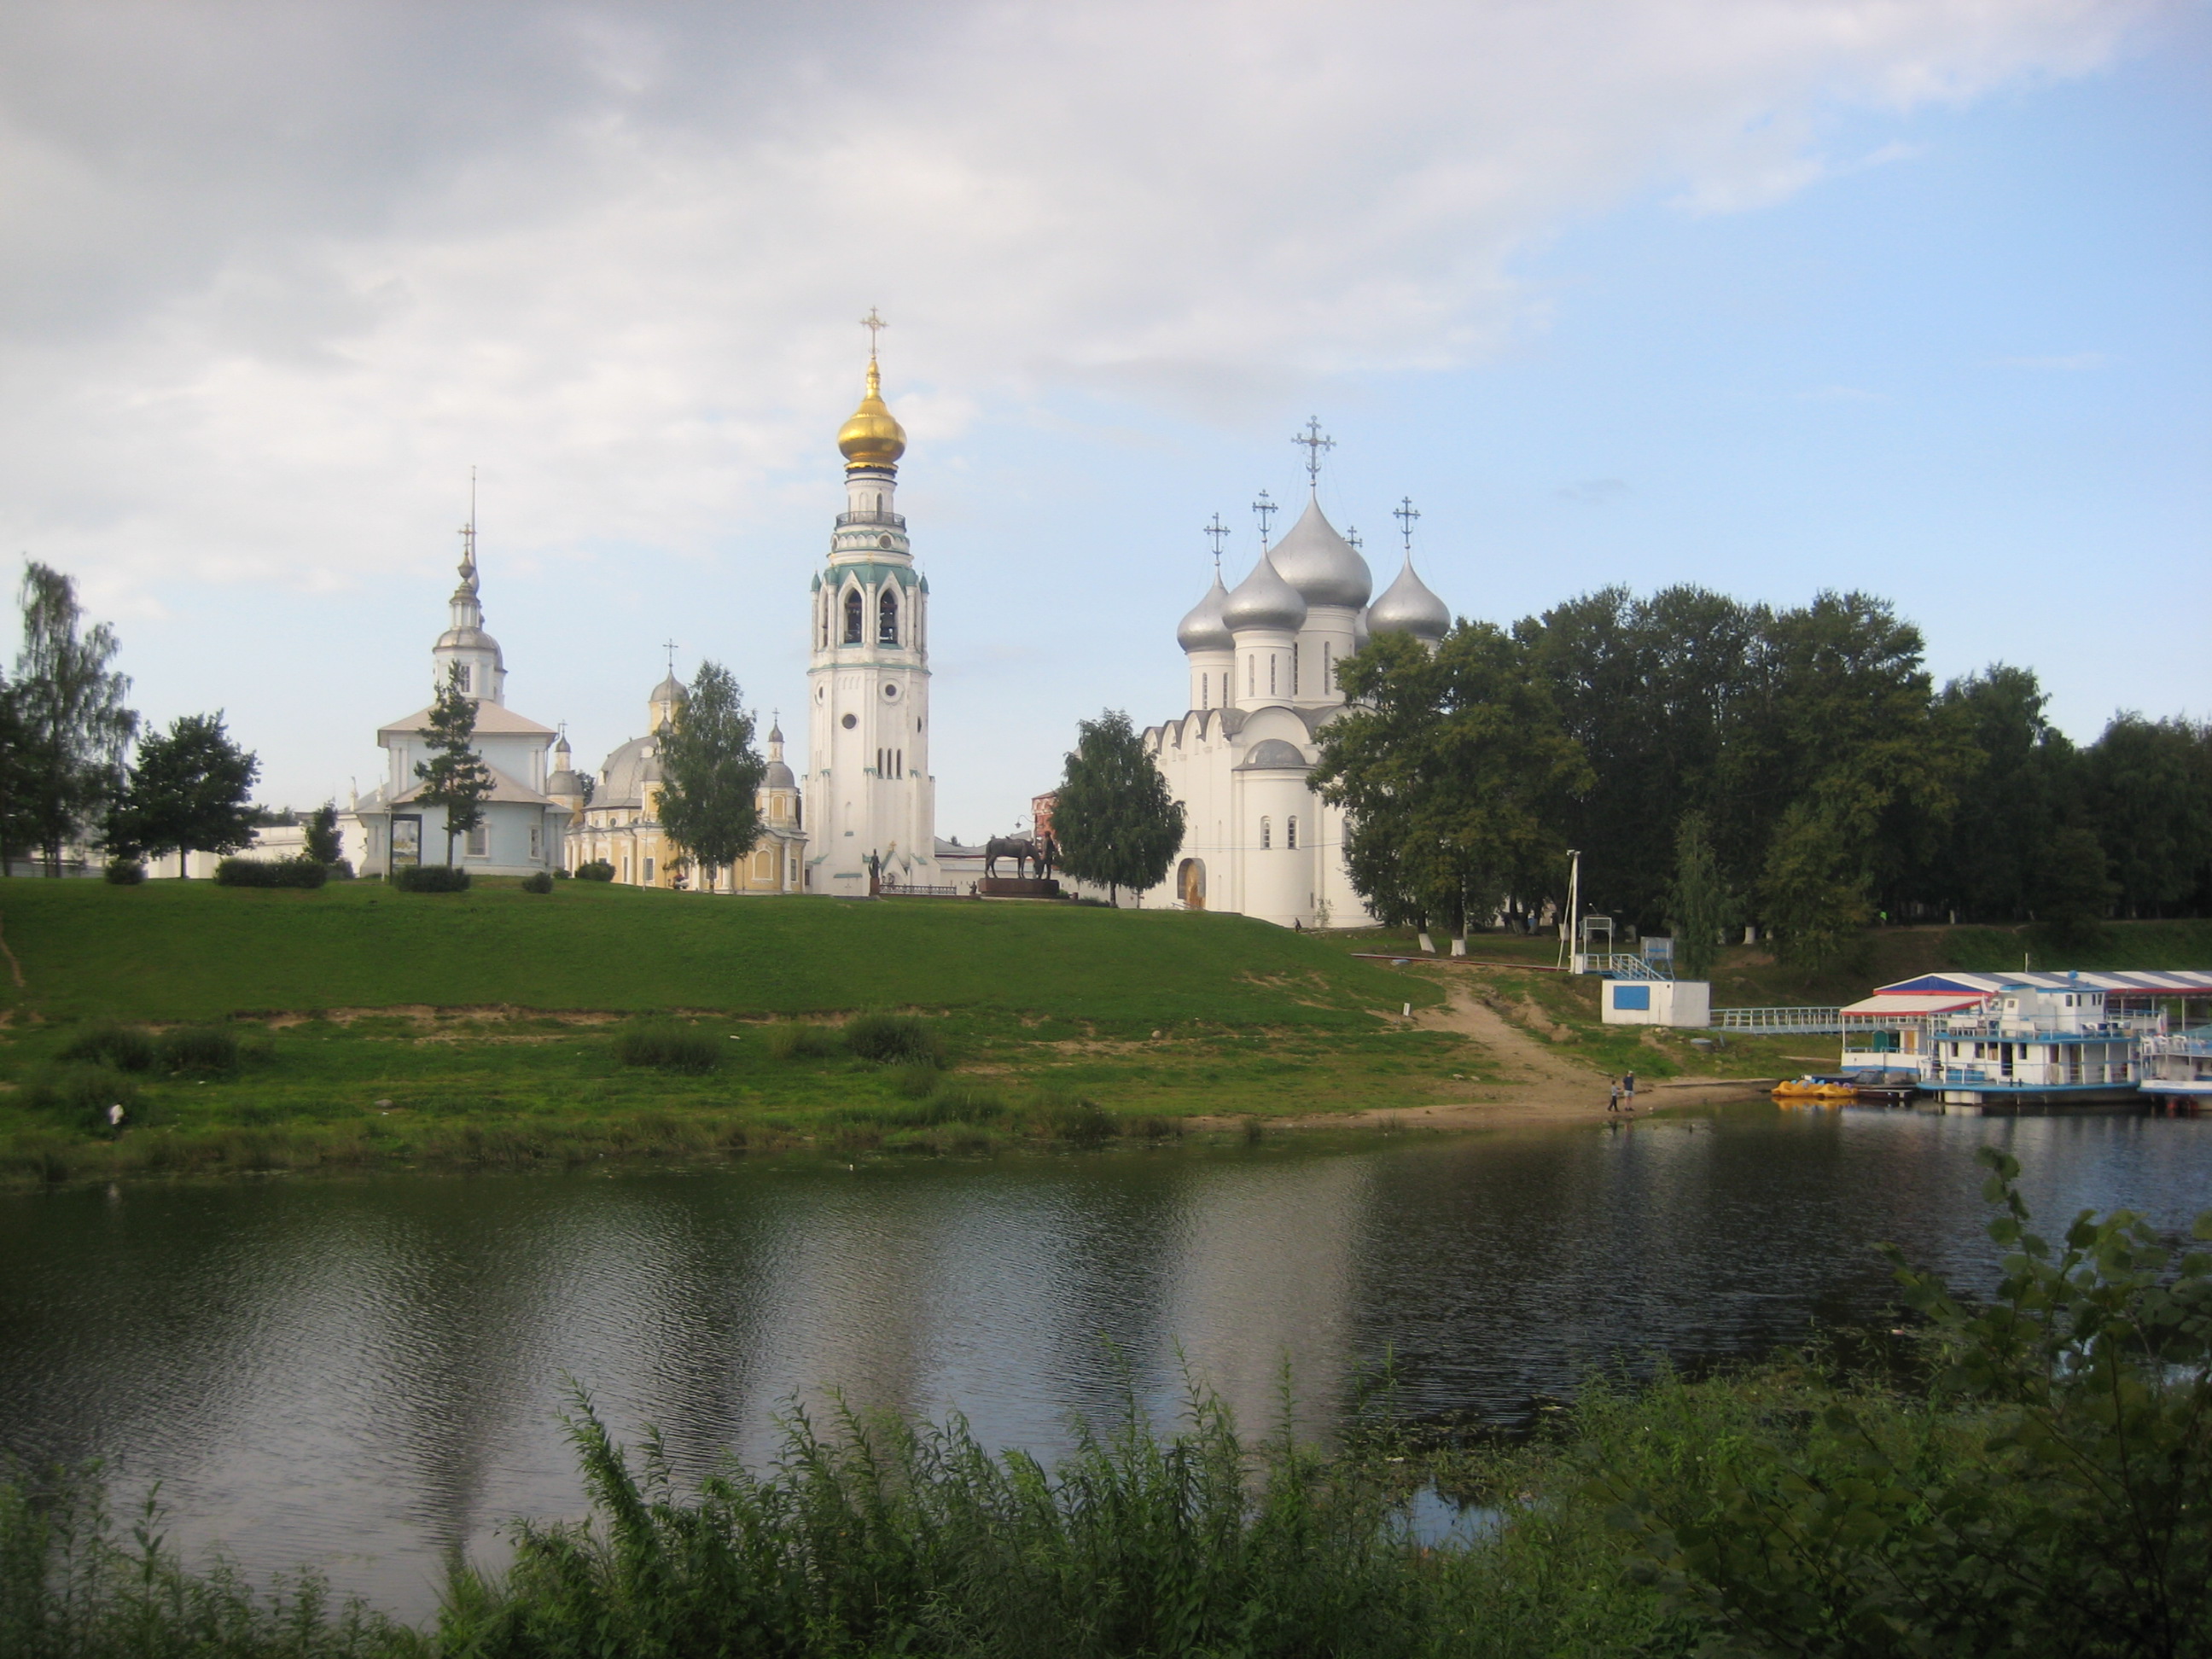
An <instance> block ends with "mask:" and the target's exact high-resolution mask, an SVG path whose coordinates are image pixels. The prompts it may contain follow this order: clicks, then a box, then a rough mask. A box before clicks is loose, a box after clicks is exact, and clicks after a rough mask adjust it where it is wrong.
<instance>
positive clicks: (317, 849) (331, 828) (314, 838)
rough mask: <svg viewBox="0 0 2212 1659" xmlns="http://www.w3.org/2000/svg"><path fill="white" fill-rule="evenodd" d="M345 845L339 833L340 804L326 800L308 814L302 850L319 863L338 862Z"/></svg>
mask: <svg viewBox="0 0 2212 1659" xmlns="http://www.w3.org/2000/svg"><path fill="white" fill-rule="evenodd" d="M344 846H345V843H344V842H343V839H342V838H341V837H340V836H339V835H338V804H337V802H336V801H334V800H326V801H325V802H324V803H323V804H322V805H320V806H318V807H317V808H316V809H315V810H314V811H312V812H310V813H308V814H307V834H306V836H305V837H304V844H303V846H302V848H301V850H302V851H303V852H305V853H306V854H307V856H308V857H309V858H311V859H313V860H314V861H315V862H316V863H318V864H336V863H337V861H338V855H339V854H340V853H341V852H342V851H343V850H344Z"/></svg>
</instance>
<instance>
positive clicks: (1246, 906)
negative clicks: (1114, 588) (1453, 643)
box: [1143, 426, 1451, 927]
mask: <svg viewBox="0 0 2212 1659" xmlns="http://www.w3.org/2000/svg"><path fill="white" fill-rule="evenodd" d="M1318 430H1319V428H1318V427H1317V426H1316V427H1315V428H1313V434H1314V435H1312V436H1310V437H1308V438H1306V439H1302V440H1300V441H1301V442H1307V443H1312V444H1315V445H1316V448H1315V450H1314V452H1313V453H1314V456H1315V458H1316V465H1310V467H1309V476H1310V478H1312V479H1313V480H1314V481H1315V482H1316V483H1317V482H1318V474H1319V470H1320V469H1319V466H1318V465H1317V460H1318V455H1319V449H1320V447H1322V446H1325V445H1326V444H1327V440H1326V439H1320V438H1319V437H1318ZM1408 505H1409V506H1410V504H1408ZM1405 522H1406V524H1407V538H1406V554H1405V563H1404V565H1403V567H1402V568H1401V569H1400V571H1399V572H1398V575H1397V579H1396V580H1395V581H1393V582H1392V583H1391V584H1390V586H1389V587H1388V588H1387V589H1385V590H1384V592H1383V595H1382V597H1381V598H1380V599H1375V600H1374V601H1373V603H1371V604H1370V602H1369V596H1370V594H1371V593H1372V592H1373V591H1374V577H1373V574H1372V573H1371V572H1370V570H1369V568H1368V566H1367V561H1366V559H1365V558H1364V557H1363V556H1361V554H1360V551H1359V550H1358V548H1356V547H1354V546H1352V544H1351V543H1350V542H1348V541H1346V539H1345V538H1343V537H1342V536H1340V535H1339V534H1338V533H1337V531H1336V526H1334V525H1332V524H1331V523H1329V521H1328V515H1327V514H1326V513H1323V512H1322V507H1321V500H1320V496H1319V495H1318V493H1317V492H1316V493H1314V494H1312V495H1310V496H1309V499H1308V501H1307V502H1306V509H1305V511H1304V513H1303V514H1301V515H1300V517H1299V519H1298V521H1297V524H1295V525H1293V526H1291V530H1290V532H1289V533H1288V534H1287V535H1285V537H1284V538H1282V540H1281V541H1279V542H1278V543H1276V544H1274V545H1273V547H1272V548H1271V547H1269V546H1267V544H1266V540H1265V533H1266V532H1265V528H1264V526H1265V519H1264V517H1263V519H1262V526H1263V527H1262V532H1261V535H1262V540H1261V550H1260V556H1259V559H1258V560H1257V562H1255V563H1254V565H1253V567H1252V569H1251V572H1250V574H1248V575H1247V576H1246V577H1245V578H1244V580H1243V581H1241V582H1239V583H1237V586H1235V587H1234V588H1225V587H1224V586H1223V585H1222V581H1221V576H1220V573H1219V570H1218V568H1217V569H1216V571H1215V574H1214V578H1213V586H1212V587H1211V588H1210V589H1208V590H1207V592H1206V596H1205V597H1204V598H1203V599H1200V600H1199V602H1198V604H1197V605H1195V606H1194V608H1193V609H1192V610H1191V611H1190V613H1189V614H1188V616H1186V617H1184V618H1183V619H1182V625H1181V626H1180V627H1178V628H1177V629H1176V642H1177V643H1178V644H1180V645H1181V646H1182V650H1183V655H1184V657H1185V659H1186V660H1187V661H1188V664H1189V668H1190V707H1189V708H1188V710H1187V711H1186V712H1185V713H1183V714H1181V715H1179V716H1177V717H1176V719H1174V720H1167V721H1165V722H1164V723H1163V724H1161V725H1158V726H1152V727H1150V728H1148V729H1147V730H1146V732H1145V745H1146V749H1147V750H1149V751H1150V752H1151V754H1152V757H1153V759H1154V761H1155V762H1156V763H1158V766H1159V769H1160V773H1161V775H1162V776H1164V778H1165V779H1166V780H1167V784H1168V788H1169V791H1170V793H1172V794H1173V795H1174V796H1175V798H1176V799H1177V800H1178V801H1180V802H1182V807H1183V814H1184V823H1183V843H1182V848H1181V850H1179V851H1178V852H1177V853H1176V858H1175V861H1174V863H1173V865H1172V866H1170V872H1169V878H1168V882H1169V884H1168V885H1167V886H1166V887H1165V888H1164V889H1154V890H1152V892H1150V893H1148V894H1146V895H1145V896H1144V900H1143V902H1147V903H1154V904H1158V903H1167V904H1172V905H1176V906H1179V907H1181V908H1184V909H1191V910H1233V911H1237V912H1240V913H1241V914H1243V915H1249V916H1258V917H1261V918H1262V919H1264V920H1266V921H1272V922H1275V923H1278V924H1279V925H1280V926H1282V927H1364V926H1367V925H1368V924H1369V923H1370V921H1371V920H1372V918H1371V917H1370V915H1368V912H1367V908H1366V905H1365V904H1364V902H1363V901H1362V900H1361V899H1360V896H1359V895H1358V893H1357V892H1355V891H1354V890H1352V880H1351V875H1350V872H1348V870H1347V869H1346V866H1345V861H1344V815H1343V812H1342V811H1340V809H1339V808H1336V807H1334V806H1331V805H1329V804H1328V802H1326V801H1324V800H1323V799H1322V798H1321V796H1320V794H1319V793H1318V792H1316V790H1315V789H1314V788H1313V787H1312V786H1311V785H1310V784H1309V783H1308V782H1307V781H1306V779H1307V775H1308V774H1309V773H1310V771H1311V769H1312V768H1313V766H1314V764H1315V763H1316V761H1317V760H1318V759H1319V758H1320V752H1321V751H1320V748H1319V746H1318V744H1316V738H1317V737H1318V736H1319V735H1320V733H1321V731H1322V728H1323V727H1324V726H1327V725H1328V722H1329V721H1330V720H1333V719H1334V718H1335V717H1336V715H1337V714H1338V713H1339V712H1340V710H1341V709H1342V708H1344V703H1345V698H1344V693H1343V691H1342V690H1340V689H1339V688H1338V685H1337V683H1336V665H1337V664H1338V662H1340V660H1341V659H1343V658H1345V657H1346V656H1348V655H1350V654H1351V653H1352V652H1355V651H1358V649H1359V648H1360V647H1363V646H1364V645H1365V644H1366V643H1367V641H1368V640H1369V639H1370V637H1371V636H1373V635H1376V634H1388V633H1403V634H1410V635H1413V637H1414V638H1416V639H1418V640H1420V641H1424V642H1425V644H1427V645H1428V646H1430V647H1431V648H1434V647H1435V646H1436V644H1437V642H1438V641H1441V640H1442V639H1443V636H1444V635H1445V633H1446V632H1447V631H1449V629H1450V627H1451V612H1450V611H1449V609H1448V608H1447V607H1446V606H1445V605H1444V602H1443V600H1442V599H1438V598H1437V596H1436V594H1434V593H1433V592H1431V591H1430V590H1429V587H1428V585H1427V584H1426V583H1425V582H1424V581H1422V580H1421V579H1420V577H1419V575H1418V574H1415V572H1414V569H1413V537H1412V533H1411V527H1412V515H1411V514H1410V513H1408V514H1407V516H1406V519H1405Z"/></svg>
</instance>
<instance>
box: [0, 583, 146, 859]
mask: <svg viewBox="0 0 2212 1659" xmlns="http://www.w3.org/2000/svg"><path fill="white" fill-rule="evenodd" d="M21 603H22V611H23V652H22V654H21V656H20V657H18V658H17V659H16V660H15V684H14V685H13V686H12V687H10V688H9V690H10V692H11V694H12V695H11V696H10V697H9V704H10V713H11V714H12V716H13V718H12V720H10V721H9V725H10V726H12V728H13V730H12V732H11V733H10V735H11V736H12V738H13V739H14V746H13V755H12V757H11V763H10V764H9V766H8V767H7V771H8V773H9V781H10V786H11V789H12V799H11V800H10V801H9V809H10V812H9V816H10V818H11V821H12V822H11V826H10V830H9V832H8V833H7V834H6V835H4V836H0V839H17V840H18V844H21V845H27V846H31V847H35V848H38V849H40V851H41V852H42V853H43V854H45V855H46V873H47V874H48V875H49V876H58V875H60V874H61V872H62V868H61V860H62V848H64V846H65V845H67V844H68V843H69V842H72V841H76V840H77V839H79V838H81V837H82V836H88V835H89V834H90V833H91V832H92V830H93V829H94V826H96V825H98V824H100V823H101V822H102V821H103V820H104V818H105V817H106V814H107V810H108V808H109V806H110V805H112V802H113V801H114V799H115V797H116V795H117V793H118V792H119V790H120V788H121V787H122V782H123V757H124V755H125V752H126V751H127V750H128V749H129V747H130V744H131V737H132V735H133V734H134V733H136V732H137V729H138V716H137V714H133V713H132V712H131V710H130V709H129V708H125V706H124V702H123V700H124V698H125V696H128V695H129V694H130V690H131V682H130V680H129V678H127V677H125V676H124V675H122V674H118V673H117V672H115V671H114V670H113V669H112V668H111V667H110V666H109V665H110V664H111V663H112V662H113V661H114V659H115V653H116V650H117V646H116V641H115V635H114V631H113V630H112V629H110V628H109V627H108V626H107V624H106V623H94V625H93V626H92V627H91V628H89V629H82V632H80V624H81V623H82V620H83V613H82V611H81V610H79V608H78V606H77V602H76V584H75V583H74V582H72V581H71V580H70V579H69V578H68V577H67V576H64V575H63V574H61V573H60V572H59V571H58V570H52V569H50V568H47V567H46V566H45V565H43V564H40V563H38V562H36V561H33V562H29V563H27V564H26V565H25V566H24V568H23V585H22V590H21ZM0 850H4V849H0ZM0 868H4V866H0Z"/></svg>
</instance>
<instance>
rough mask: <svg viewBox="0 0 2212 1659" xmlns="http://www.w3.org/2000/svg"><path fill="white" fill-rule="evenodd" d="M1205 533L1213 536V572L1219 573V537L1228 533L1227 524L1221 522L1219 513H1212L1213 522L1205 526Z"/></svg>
mask: <svg viewBox="0 0 2212 1659" xmlns="http://www.w3.org/2000/svg"><path fill="white" fill-rule="evenodd" d="M1228 533H1229V526H1227V525H1225V524H1224V523H1222V522H1221V515H1220V514H1219V513H1215V514H1214V515H1213V522H1212V523H1211V524H1209V525H1207V526H1206V534H1207V535H1208V536H1210V537H1212V538H1213V574H1215V575H1217V576H1218V575H1219V574H1221V539H1222V538H1223V537H1225V536H1226V535H1227V534H1228Z"/></svg>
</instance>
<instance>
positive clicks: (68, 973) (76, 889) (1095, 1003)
mask: <svg viewBox="0 0 2212 1659" xmlns="http://www.w3.org/2000/svg"><path fill="white" fill-rule="evenodd" d="M0 932H4V937H5V939H6V941H7V944H8V945H9V948H10V949H11V950H12V951H14V953H15V958H16V960H17V961H18V962H19V963H21V968H22V977H23V981H24V982H23V984H22V986H21V988H17V987H15V986H13V985H12V984H9V982H8V981H7V979H6V978H5V976H4V975H0V994H4V995H5V999H6V1006H11V1007H13V1008H15V1009H16V1010H19V1011H21V1012H35V1013H37V1014H39V1015H40V1016H42V1017H45V1018H119V1019H130V1020H146V1021H160V1022H168V1021H177V1020H204V1019H216V1018H226V1017H228V1016H230V1015H234V1014H239V1013H245V1012H265V1011H280V1010H307V1009H339V1008H390V1007H396V1006H410V1005H425V1004H427V1005H429V1006H435V1007H447V1008H452V1007H484V1006H513V1007H523V1008H535V1009H599V1010H608V1011H613V1012H636V1011H642V1010H651V1009H672V1008H683V1009H711V1010H714V1011H717V1012H732V1013H747V1014H806V1013H816V1012H834V1011H842V1010H853V1009H860V1008H867V1007H921V1008H933V1009H969V1010H981V1009H988V1010H994V1011H997V1012H1005V1013H1015V1014H1031V1015H1040V1016H1047V1017H1053V1018H1076V1019H1082V1020H1085V1021H1087V1022H1091V1023H1094V1024H1098V1025H1100V1026H1103V1027H1109V1028H1117V1029H1118V1028H1126V1029H1133V1028H1135V1027H1138V1026H1144V1027H1146V1028H1147V1029H1149V1028H1150V1027H1152V1026H1154V1025H1157V1024H1161V1023H1162V1022H1164V1021H1176V1020H1191V1019H1202V1020H1210V1021H1224V1022H1237V1023H1251V1022H1258V1023H1265V1024H1289V1025H1298V1024H1322V1025H1359V1024H1366V1023H1367V1017H1366V1013H1365V1011H1367V1010H1370V1009H1375V1008H1381V1007H1392V1006H1397V1005H1398V1004H1399V1003H1401V1002H1402V1001H1404V1000H1406V999H1407V997H1408V996H1410V997H1412V998H1413V1000H1415V1001H1416V1002H1422V1001H1425V1000H1429V999H1431V998H1432V997H1434V996H1435V994H1436V993H1434V992H1433V991H1432V990H1431V989H1430V988H1429V987H1426V986H1415V987H1408V985H1407V981H1405V979H1404V977H1403V976H1401V975H1395V974H1391V973H1389V972H1388V971H1387V970H1385V969H1380V968H1377V967H1375V966H1372V965H1370V964H1369V963H1361V962H1355V961H1351V960H1348V959H1347V958H1346V956H1345V954H1344V953H1343V952H1342V951H1336V950H1332V949H1330V948H1329V947H1328V945H1324V944H1322V942H1321V941H1320V940H1319V939H1316V938H1314V937H1312V936H1310V935H1306V934H1302V933H1288V932H1285V930H1283V929H1282V928H1279V927H1271V926H1269V925H1268V924H1267V923H1265V922H1259V921H1250V920H1249V919H1247V918H1245V917H1242V916H1228V915H1189V914H1187V913H1184V912H1181V911H1114V910H1107V909H1103V908H1091V907H1079V906H1071V905H1031V904H986V903H963V902H947V901H944V900H928V899H903V900H902V899H887V900H882V901H878V902H874V903H854V902H850V901H845V900H836V899H817V898H799V897H793V898H784V899H772V898H762V899H742V900H724V899H714V898H708V897H703V896H697V895H693V894H685V893H667V892H659V891H653V890H641V889H637V888H630V887H618V886H613V885H607V884H598V883H591V882H563V883H561V884H559V885H558V886H556V888H555V890H553V891H552V892H551V893H550V894H546V895H538V894H531V893H525V892H523V891H521V890H520V889H519V888H517V887H514V886H512V885H494V884H479V885H478V886H477V887H476V888H475V889H473V890H471V891H469V892H466V893H458V894H415V893H401V892H396V891H394V890H391V889H389V888H387V887H386V886H384V885H383V884H380V883H374V882H353V883H342V884H332V885H331V886H328V887H325V888H323V889H321V890H319V891H315V892H290V891H261V890H244V889H231V888H220V887H216V886H214V885H212V884H208V883H204V882H190V883H186V882H153V883H149V884H146V885H145V886H143V887H137V888H129V887H111V886H108V885H107V884H105V883H100V882H85V881H66V882H52V881H33V880H23V879H16V880H12V881H6V882H0Z"/></svg>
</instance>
